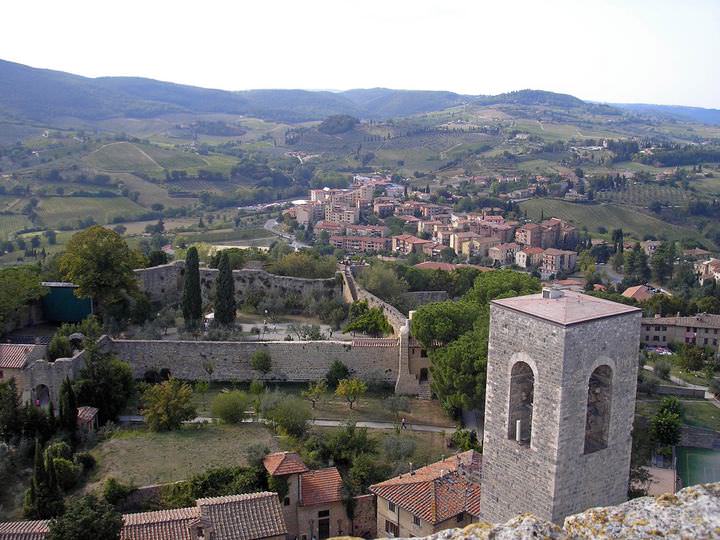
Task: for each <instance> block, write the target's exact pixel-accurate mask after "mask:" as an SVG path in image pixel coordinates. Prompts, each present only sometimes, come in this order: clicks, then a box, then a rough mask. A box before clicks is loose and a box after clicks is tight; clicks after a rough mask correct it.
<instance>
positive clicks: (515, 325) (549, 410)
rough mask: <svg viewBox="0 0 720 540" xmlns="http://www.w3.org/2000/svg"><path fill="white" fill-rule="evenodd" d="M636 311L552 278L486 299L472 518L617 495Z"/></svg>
mask: <svg viewBox="0 0 720 540" xmlns="http://www.w3.org/2000/svg"><path fill="white" fill-rule="evenodd" d="M640 318H641V311H640V310H639V309H638V308H635V307H632V306H627V305H624V304H618V303H616V302H610V301H608V300H603V299H600V298H595V297H593V296H588V295H585V294H582V293H579V292H574V291H564V290H561V289H553V288H545V289H543V291H542V292H541V293H539V294H531V295H527V296H520V297H515V298H506V299H498V300H494V301H492V302H491V304H490V341H489V344H488V365H487V391H486V398H485V426H484V439H483V464H482V490H481V503H480V517H481V519H483V520H486V521H489V522H491V523H503V522H505V521H507V520H508V519H511V518H513V517H515V516H517V515H518V514H524V513H532V514H534V515H536V516H538V517H539V518H541V519H546V520H548V521H553V522H555V523H562V522H563V520H564V518H565V517H566V516H568V515H571V514H573V513H577V512H579V511H582V510H585V509H587V508H591V507H595V506H604V505H612V504H618V503H620V502H623V501H625V500H626V499H627V488H628V477H629V471H630V454H631V448H632V438H631V432H632V425H633V420H634V415H635V392H636V381H637V370H638V362H637V355H638V346H639V335H640Z"/></svg>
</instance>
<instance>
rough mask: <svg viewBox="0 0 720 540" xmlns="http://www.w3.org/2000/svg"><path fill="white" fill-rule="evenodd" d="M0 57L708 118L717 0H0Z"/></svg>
mask: <svg viewBox="0 0 720 540" xmlns="http://www.w3.org/2000/svg"><path fill="white" fill-rule="evenodd" d="M2 21H3V24H2V30H1V31H0V58H2V59H5V60H12V61H15V62H21V63H24V64H29V65H32V66H36V67H45V68H52V69H59V70H63V71H69V72H73V73H78V74H81V75H87V76H100V75H137V76H144V77H152V78H155V79H161V80H167V81H173V82H179V83H186V84H194V85H198V86H205V87H214V88H223V89H228V90H241V89H247V88H307V89H347V88H369V87H375V86H385V87H389V88H408V89H433V90H452V91H456V92H462V93H472V94H494V93H499V92H504V91H509V90H518V89H523V88H535V89H543V90H552V91H556V92H566V93H569V94H573V95H575V96H577V97H580V98H583V99H590V100H598V101H608V102H644V103H664V104H681V105H695V106H704V107H717V108H720V0H595V1H589V0H571V1H565V0H526V1H520V0H469V1H456V0H440V1H436V0H380V1H377V0H327V1H326V0H305V1H302V0H232V1H230V0H228V1H218V0H194V1H185V0H173V1H170V0H142V1H138V0H125V1H123V2H109V1H107V0H35V1H29V0H24V1H20V0H7V1H5V2H3V6H2Z"/></svg>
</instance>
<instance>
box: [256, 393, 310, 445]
mask: <svg viewBox="0 0 720 540" xmlns="http://www.w3.org/2000/svg"><path fill="white" fill-rule="evenodd" d="M266 417H267V418H268V420H270V421H271V422H272V423H273V424H275V426H277V427H278V428H279V429H280V431H282V432H283V433H285V434H286V435H290V436H292V437H297V438H302V437H304V436H305V433H306V432H307V428H308V422H309V421H310V419H311V418H312V415H311V413H310V408H309V407H308V406H307V404H306V403H305V402H304V401H303V400H302V399H300V398H296V397H287V398H285V399H283V400H281V401H279V402H278V403H276V404H275V406H274V407H273V408H272V409H270V410H269V411H268V412H267V414H266Z"/></svg>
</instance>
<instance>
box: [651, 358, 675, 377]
mask: <svg viewBox="0 0 720 540" xmlns="http://www.w3.org/2000/svg"><path fill="white" fill-rule="evenodd" d="M671 369H672V367H671V365H670V362H668V361H667V360H665V359H663V358H661V359H659V360H658V361H657V362H655V368H654V371H655V375H657V376H658V377H660V378H661V379H662V380H664V381H668V380H670V371H671Z"/></svg>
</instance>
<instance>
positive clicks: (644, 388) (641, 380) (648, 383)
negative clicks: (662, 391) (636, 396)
mask: <svg viewBox="0 0 720 540" xmlns="http://www.w3.org/2000/svg"><path fill="white" fill-rule="evenodd" d="M658 384H660V378H659V377H657V376H656V375H654V374H653V373H652V372H650V371H647V370H644V369H641V370H640V371H639V372H638V384H637V391H638V392H642V393H643V394H649V395H652V394H654V393H655V392H657V387H658Z"/></svg>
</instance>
